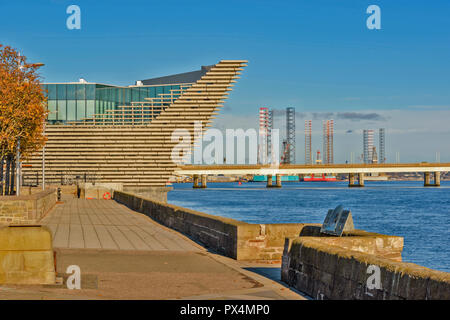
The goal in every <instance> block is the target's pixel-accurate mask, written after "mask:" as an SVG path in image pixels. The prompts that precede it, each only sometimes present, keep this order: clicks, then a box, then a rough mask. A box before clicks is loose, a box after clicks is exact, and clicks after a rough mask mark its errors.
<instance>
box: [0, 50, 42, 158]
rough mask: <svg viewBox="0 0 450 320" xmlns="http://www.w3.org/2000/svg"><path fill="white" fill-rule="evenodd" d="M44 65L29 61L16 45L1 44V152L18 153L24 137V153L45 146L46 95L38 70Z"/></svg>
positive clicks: (22, 153)
mask: <svg viewBox="0 0 450 320" xmlns="http://www.w3.org/2000/svg"><path fill="white" fill-rule="evenodd" d="M40 66H41V65H39V64H33V63H29V62H27V58H26V57H25V56H22V55H20V54H19V52H17V51H16V50H15V49H13V48H11V47H9V46H2V45H1V44H0V152H1V154H0V156H1V159H3V157H4V156H5V155H12V154H15V152H16V148H17V142H18V140H19V139H20V152H21V157H24V158H27V157H29V156H30V155H31V154H32V153H33V152H35V151H37V150H39V149H41V148H42V147H43V146H44V144H45V141H46V138H45V136H44V135H43V130H44V121H45V119H46V117H47V110H46V108H45V101H46V99H47V98H46V97H45V95H44V92H43V90H42V88H41V85H40V81H39V79H40V76H39V74H38V73H37V70H38V69H39V67H40Z"/></svg>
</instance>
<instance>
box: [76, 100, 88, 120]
mask: <svg viewBox="0 0 450 320" xmlns="http://www.w3.org/2000/svg"><path fill="white" fill-rule="evenodd" d="M83 118H86V100H77V120H82V119H83Z"/></svg>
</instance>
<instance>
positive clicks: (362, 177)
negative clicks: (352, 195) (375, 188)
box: [358, 172, 364, 187]
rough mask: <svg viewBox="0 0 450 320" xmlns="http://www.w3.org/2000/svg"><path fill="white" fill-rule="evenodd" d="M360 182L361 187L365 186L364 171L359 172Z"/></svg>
mask: <svg viewBox="0 0 450 320" xmlns="http://www.w3.org/2000/svg"><path fill="white" fill-rule="evenodd" d="M358 182H359V186H360V187H364V173H362V172H360V173H358Z"/></svg>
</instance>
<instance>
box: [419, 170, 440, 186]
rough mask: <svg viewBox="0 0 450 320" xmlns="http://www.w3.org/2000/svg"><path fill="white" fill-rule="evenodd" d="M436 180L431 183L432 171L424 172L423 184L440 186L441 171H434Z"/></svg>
mask: <svg viewBox="0 0 450 320" xmlns="http://www.w3.org/2000/svg"><path fill="white" fill-rule="evenodd" d="M433 178H434V181H433V183H431V172H424V173H423V186H424V187H439V186H440V185H441V173H440V172H433Z"/></svg>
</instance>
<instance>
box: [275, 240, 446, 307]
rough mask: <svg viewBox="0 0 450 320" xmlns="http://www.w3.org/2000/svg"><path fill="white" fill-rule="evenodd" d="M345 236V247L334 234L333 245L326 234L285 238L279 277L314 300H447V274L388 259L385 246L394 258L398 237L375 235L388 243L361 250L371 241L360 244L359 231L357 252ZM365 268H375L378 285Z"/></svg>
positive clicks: (370, 244)
mask: <svg viewBox="0 0 450 320" xmlns="http://www.w3.org/2000/svg"><path fill="white" fill-rule="evenodd" d="M371 235H372V236H373V234H371ZM349 238H351V237H344V238H342V239H343V242H344V245H343V246H340V243H339V240H337V239H341V238H337V237H335V239H334V240H333V243H330V241H329V240H330V238H329V237H312V236H305V237H303V236H302V237H296V238H289V239H286V244H285V250H284V254H283V261H282V274H281V278H282V281H284V282H285V283H287V284H288V285H289V286H292V287H294V288H296V289H297V290H299V291H302V292H304V293H306V294H308V295H310V296H311V297H313V298H315V299H338V300H343V299H344V300H347V299H355V300H406V299H420V300H423V299H450V274H449V273H446V272H440V271H436V270H431V269H428V268H425V267H422V266H419V265H416V264H413V263H405V262H401V261H398V259H390V258H387V257H386V256H389V255H388V254H387V252H388V251H389V250H390V249H389V248H392V250H393V251H394V254H393V256H394V257H395V255H396V254H397V253H396V251H398V247H399V242H398V241H397V243H396V240H395V238H398V237H391V236H384V235H379V238H381V239H383V240H385V241H386V242H385V243H386V248H384V250H382V251H383V252H382V254H381V255H378V254H377V253H376V250H375V253H365V252H363V251H365V250H366V249H363V248H364V247H367V248H368V247H372V249H371V250H374V248H373V243H372V241H371V240H370V239H369V242H368V243H365V244H364V239H361V238H363V236H361V235H359V239H355V245H357V244H358V243H363V245H362V246H360V247H359V248H358V249H359V250H351V248H350V249H349V241H350V240H349ZM389 238H390V239H389ZM371 250H369V251H368V252H372V251H371ZM369 266H374V267H376V268H379V271H380V272H379V280H380V282H379V287H378V286H375V287H374V286H373V284H374V282H373V281H374V280H373V279H374V278H373V276H374V271H373V269H370V270H369V269H368V268H369ZM371 268H373V267H371ZM369 277H372V279H369Z"/></svg>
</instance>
